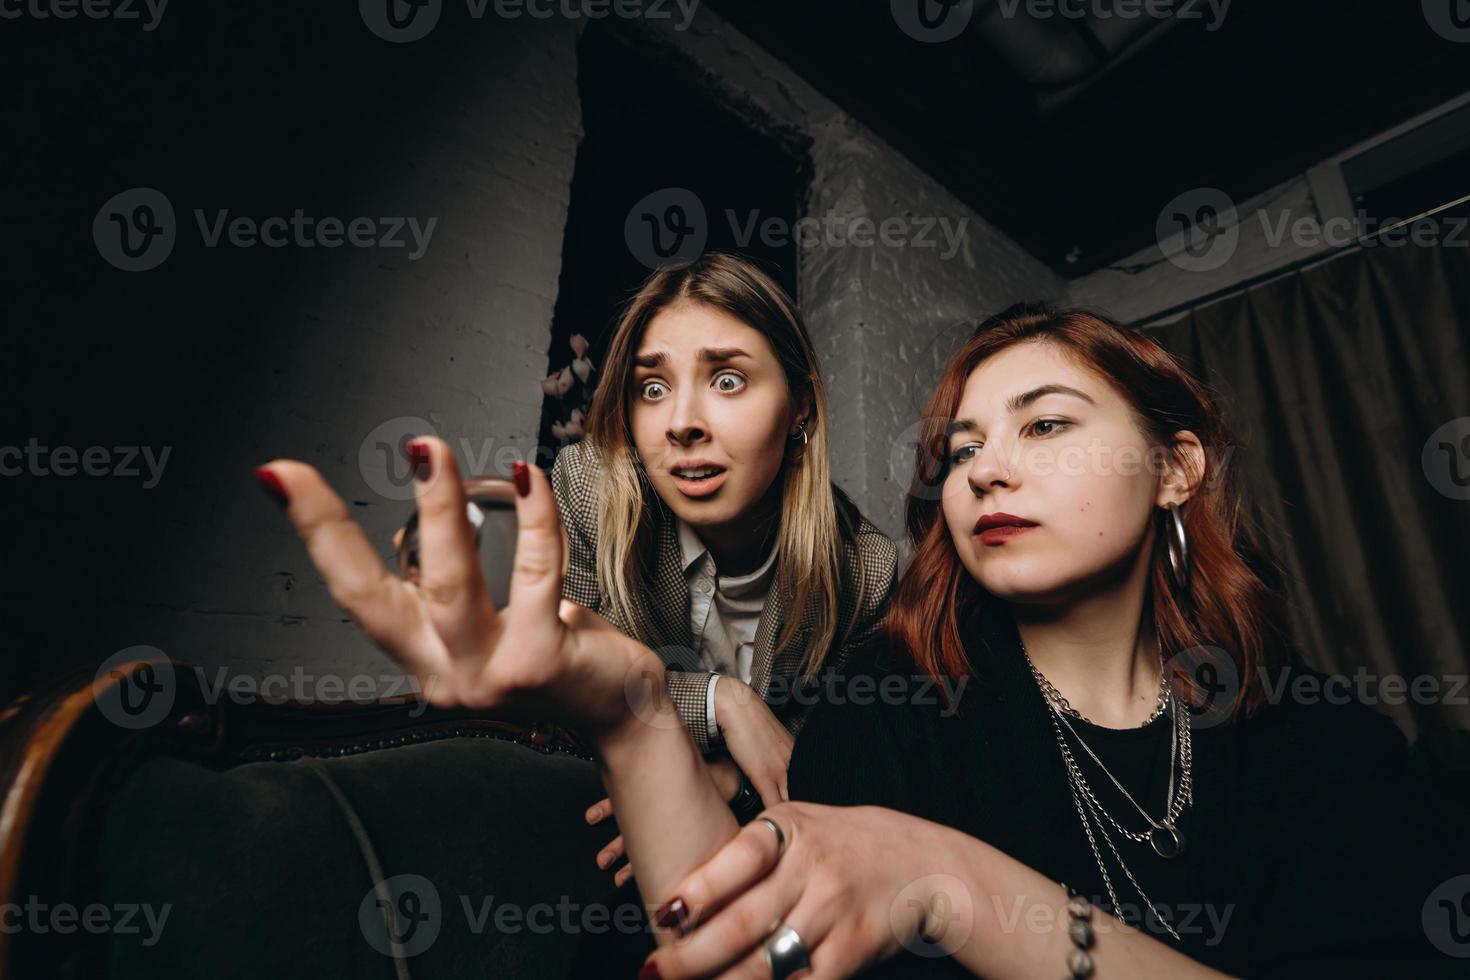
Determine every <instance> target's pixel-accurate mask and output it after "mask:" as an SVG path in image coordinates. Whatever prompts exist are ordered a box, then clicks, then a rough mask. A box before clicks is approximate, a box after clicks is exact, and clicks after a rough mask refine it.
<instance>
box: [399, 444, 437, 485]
mask: <svg viewBox="0 0 1470 980" xmlns="http://www.w3.org/2000/svg"><path fill="white" fill-rule="evenodd" d="M404 453H405V455H407V456H408V461H409V463H411V464H412V465H413V478H414V479H415V480H418V481H419V482H421V483H422V482H426V481H427V480H428V479H429V474H430V473H431V472H433V469H434V458H433V457H432V456H431V455H430V454H429V444H428V443H427V442H424V441H423V440H422V439H410V440H409V441H408V445H407V446H405V447H404Z"/></svg>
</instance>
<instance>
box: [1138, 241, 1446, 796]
mask: <svg viewBox="0 0 1470 980" xmlns="http://www.w3.org/2000/svg"><path fill="white" fill-rule="evenodd" d="M1149 332H1150V334H1151V335H1152V336H1154V337H1155V338H1157V339H1158V340H1159V341H1160V343H1162V344H1164V345H1165V346H1166V347H1167V348H1169V349H1170V350H1171V351H1173V352H1174V353H1175V354H1176V355H1179V356H1180V357H1181V358H1182V359H1183V360H1185V361H1186V362H1188V363H1189V364H1190V365H1191V367H1193V368H1194V369H1195V370H1196V371H1197V372H1199V373H1200V374H1201V376H1202V377H1204V378H1206V379H1208V380H1209V381H1210V383H1211V384H1213V385H1214V386H1215V388H1216V389H1217V390H1218V391H1219V392H1220V393H1221V394H1222V395H1223V396H1224V401H1225V405H1226V408H1227V412H1228V415H1229V417H1230V420H1231V424H1232V426H1233V427H1234V430H1235V434H1236V438H1237V442H1238V449H1237V451H1235V452H1234V453H1233V455H1232V457H1231V458H1230V459H1229V460H1228V463H1227V465H1230V466H1239V467H1241V469H1242V475H1243V479H1244V481H1245V487H1246V491H1247V493H1248V494H1249V496H1250V497H1251V498H1252V500H1253V503H1254V506H1255V508H1256V509H1257V510H1258V511H1259V518H1258V519H1259V522H1260V524H1261V525H1262V526H1263V527H1264V528H1265V529H1266V530H1267V533H1268V538H1267V543H1268V545H1269V547H1270V548H1271V550H1272V552H1273V555H1274V557H1275V558H1276V560H1277V561H1278V562H1279V564H1280V566H1281V569H1282V571H1283V573H1284V575H1285V581H1284V583H1283V587H1284V589H1285V591H1286V596H1287V598H1288V600H1289V601H1288V605H1289V609H1290V619H1291V627H1292V630H1293V632H1294V638H1295V641H1296V643H1297V646H1298V648H1299V650H1300V652H1301V654H1302V656H1303V657H1304V659H1306V661H1307V662H1308V663H1309V664H1310V665H1311V666H1313V667H1316V668H1318V669H1320V670H1324V671H1327V672H1329V673H1341V674H1344V675H1348V676H1349V678H1353V677H1354V676H1357V675H1359V674H1360V671H1361V672H1363V676H1365V677H1366V678H1368V679H1369V682H1368V683H1366V684H1364V686H1362V687H1359V686H1357V685H1358V683H1359V682H1357V681H1354V686H1353V688H1352V690H1353V691H1354V692H1355V693H1357V692H1359V691H1364V692H1366V693H1367V694H1368V696H1369V698H1370V699H1371V700H1373V701H1376V702H1377V704H1376V705H1375V707H1377V708H1378V710H1381V711H1384V712H1386V713H1388V714H1389V715H1390V716H1392V717H1393V718H1394V719H1395V720H1396V721H1398V722H1399V724H1400V725H1401V726H1403V727H1404V729H1405V730H1406V732H1407V733H1408V734H1409V736H1410V737H1411V738H1417V739H1420V740H1422V742H1421V746H1422V748H1423V749H1425V750H1427V751H1428V752H1429V753H1431V755H1432V756H1434V757H1436V758H1437V760H1438V761H1439V762H1441V763H1443V764H1447V765H1449V766H1451V767H1453V768H1467V767H1470V706H1467V701H1470V689H1467V687H1466V684H1465V677H1466V675H1467V673H1470V662H1467V661H1470V643H1467V640H1470V356H1467V353H1470V343H1467V338H1470V249H1467V248H1464V247H1458V248H1456V247H1449V246H1440V247H1431V248H1420V247H1413V246H1409V245H1402V246H1398V247H1383V246H1380V247H1377V248H1368V249H1364V250H1362V251H1359V252H1354V253H1351V254H1348V255H1344V256H1342V257H1339V258H1336V259H1333V260H1331V261H1329V262H1325V263H1323V264H1320V265H1317V266H1314V267H1310V268H1307V269H1305V270H1304V271H1300V272H1297V273H1294V274H1292V275H1289V276H1286V277H1284V278H1280V279H1276V280H1272V281H1270V282H1267V283H1265V284H1263V285H1260V286H1258V287H1256V288H1253V289H1250V290H1248V291H1246V292H1243V293H1241V294H1238V295H1236V296H1234V297H1231V298H1228V299H1225V300H1222V301H1220V302H1218V303H1214V304H1212V305H1210V306H1207V307H1202V308H1200V309H1198V310H1196V311H1194V312H1193V313H1192V314H1190V315H1189V316H1188V317H1187V318H1185V319H1183V320H1180V321H1176V322H1175V323H1172V324H1166V325H1164V326H1160V327H1156V328H1150V330H1149ZM1391 675H1398V676H1402V677H1403V678H1404V679H1405V682H1404V687H1405V690H1403V691H1402V692H1400V691H1399V690H1398V686H1397V684H1398V682H1396V681H1392V680H1390V681H1388V682H1387V683H1385V682H1384V681H1383V678H1385V677H1389V676H1391ZM1415 678H1432V679H1433V680H1432V681H1428V680H1421V681H1419V684H1420V687H1419V692H1418V694H1417V695H1416V694H1415V692H1414V689H1413V686H1412V685H1413V683H1414V679H1415ZM1431 684H1432V685H1434V687H1435V690H1434V693H1433V694H1432V695H1430V694H1428V691H1429V685H1431ZM1400 699H1402V701H1403V703H1399V704H1394V703H1390V702H1392V701H1397V700H1400Z"/></svg>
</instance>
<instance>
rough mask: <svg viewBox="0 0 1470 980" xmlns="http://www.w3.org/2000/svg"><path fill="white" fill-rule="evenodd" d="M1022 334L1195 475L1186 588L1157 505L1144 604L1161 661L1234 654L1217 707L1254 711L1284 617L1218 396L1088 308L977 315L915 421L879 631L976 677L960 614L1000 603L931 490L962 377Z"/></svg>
mask: <svg viewBox="0 0 1470 980" xmlns="http://www.w3.org/2000/svg"><path fill="white" fill-rule="evenodd" d="M1023 343H1046V344H1053V345H1055V346H1056V347H1057V348H1059V349H1060V350H1061V351H1062V352H1063V353H1064V354H1065V355H1067V356H1068V357H1070V358H1072V359H1073V360H1074V361H1075V362H1077V363H1079V364H1081V365H1083V366H1085V367H1087V368H1088V369H1090V370H1091V371H1092V372H1094V373H1095V374H1097V375H1098V376H1099V377H1101V378H1102V379H1103V380H1104V381H1106V382H1107V383H1108V384H1109V385H1111V386H1112V387H1113V388H1114V389H1115V390H1116V391H1117V392H1118V393H1119V394H1120V395H1121V396H1122V397H1123V399H1124V400H1125V401H1126V402H1127V403H1128V404H1129V406H1130V407H1131V408H1132V410H1133V414H1134V417H1135V421H1136V423H1137V424H1138V427H1139V429H1140V431H1141V432H1143V434H1144V435H1145V437H1146V438H1147V439H1148V441H1149V443H1150V445H1151V446H1153V447H1155V448H1156V451H1162V452H1165V453H1168V454H1170V455H1171V456H1172V458H1173V459H1174V461H1175V462H1176V463H1177V464H1178V465H1179V466H1181V467H1182V468H1183V469H1184V470H1185V471H1186V472H1190V473H1191V475H1193V476H1194V477H1195V478H1196V479H1197V480H1198V485H1197V488H1196V490H1195V492H1194V494H1193V495H1192V496H1191V497H1190V498H1189V500H1188V501H1186V502H1185V503H1184V504H1183V505H1181V507H1180V516H1181V517H1182V518H1183V520H1184V528H1185V534H1186V536H1187V538H1188V542H1189V576H1188V588H1187V590H1186V591H1184V592H1182V593H1176V591H1175V590H1174V588H1173V587H1172V586H1171V578H1170V571H1169V557H1168V552H1167V545H1166V537H1165V534H1164V532H1165V530H1166V529H1165V527H1164V525H1163V523H1162V519H1169V515H1168V514H1167V512H1165V511H1164V510H1162V509H1160V510H1159V517H1160V519H1161V522H1160V523H1159V524H1158V525H1157V526H1156V533H1155V548H1154V554H1153V556H1152V560H1151V566H1150V571H1149V596H1148V599H1147V600H1146V603H1145V608H1146V609H1151V610H1152V614H1153V619H1154V625H1155V628H1156V630H1157V635H1158V641H1159V647H1160V652H1161V653H1162V655H1163V656H1164V658H1165V659H1166V660H1167V659H1168V658H1169V657H1171V656H1173V655H1174V654H1175V653H1177V652H1179V651H1181V650H1189V649H1190V648H1198V647H1214V648H1218V649H1222V650H1224V651H1226V652H1227V653H1228V654H1229V655H1230V657H1231V658H1232V660H1233V661H1234V668H1235V670H1236V676H1237V677H1238V678H1239V680H1240V683H1239V685H1238V691H1237V692H1236V694H1235V697H1234V700H1233V703H1232V704H1230V705H1228V706H1223V707H1221V708H1220V710H1228V711H1229V713H1230V714H1231V715H1232V716H1243V715H1248V714H1250V713H1251V712H1253V711H1254V710H1255V709H1256V708H1258V707H1259V706H1260V705H1261V704H1263V703H1264V701H1265V687H1264V684H1263V675H1264V673H1265V671H1266V670H1269V669H1270V668H1271V667H1273V666H1274V665H1276V664H1277V663H1279V662H1280V660H1281V658H1282V657H1283V656H1284V655H1285V650H1284V643H1283V636H1282V633H1281V623H1282V621H1283V620H1282V617H1281V615H1280V609H1279V607H1278V606H1277V604H1276V599H1275V593H1274V592H1273V590H1272V589H1271V588H1270V587H1269V586H1268V585H1267V584H1266V581H1265V579H1264V578H1263V577H1262V576H1263V574H1265V575H1269V576H1271V577H1273V578H1274V576H1275V574H1276V571H1277V570H1276V569H1275V568H1274V567H1273V566H1271V563H1270V561H1269V559H1268V558H1267V556H1266V553H1265V551H1264V550H1263V549H1262V548H1260V547H1259V545H1258V543H1257V542H1258V540H1259V531H1258V530H1257V529H1256V527H1255V526H1254V525H1253V523H1252V522H1251V521H1250V520H1249V519H1248V517H1247V515H1246V513H1245V510H1244V505H1243V501H1242V496H1241V491H1240V487H1239V482H1238V476H1237V471H1238V469H1239V468H1238V467H1236V468H1231V467H1228V466H1225V465H1224V461H1227V460H1228V459H1229V458H1230V456H1231V454H1232V448H1233V441H1232V436H1231V434H1230V431H1229V428H1228V426H1227V424H1226V420H1225V418H1224V415H1223V413H1222V410H1221V409H1220V408H1219V405H1218V399H1217V397H1216V396H1215V395H1214V394H1213V393H1212V392H1211V391H1210V389H1209V388H1208V387H1207V386H1206V385H1205V384H1204V383H1202V382H1201V381H1200V380H1199V379H1197V378H1196V377H1194V375H1192V374H1191V373H1190V372H1189V371H1188V370H1186V369H1185V368H1184V367H1183V366H1182V365H1181V364H1180V363H1179V362H1178V361H1177V360H1175V358H1174V357H1173V356H1172V355H1170V354H1169V353H1168V352H1167V351H1166V350H1164V348H1163V347H1161V346H1159V344H1158V343H1157V342H1155V341H1154V340H1152V339H1151V338H1149V337H1146V336H1144V335H1143V334H1141V333H1138V332H1136V331H1132V330H1128V329H1126V328H1125V327H1123V326H1121V325H1119V324H1118V323H1117V322H1115V321H1114V320H1112V319H1110V318H1108V317H1107V316H1104V315H1102V314H1100V313H1097V312H1093V311H1090V310H1085V309H1063V310H1058V309H1054V308H1052V307H1050V306H1048V305H1045V304H1040V303H1021V304H1017V305H1016V306H1012V307H1011V308H1009V309H1007V310H1005V311H1004V312H1002V313H998V314H996V315H995V316H992V317H990V318H989V319H987V320H985V321H984V322H983V323H981V324H980V325H979V326H978V327H977V328H976V329H975V332H974V335H973V336H972V337H971V338H970V339H969V341H967V342H966V343H965V345H964V346H963V347H961V348H960V350H959V351H958V352H957V353H956V354H955V355H954V357H953V358H951V360H950V361H949V364H948V365H947V366H946V367H945V369H944V373H943V374H942V375H941V376H940V379H939V383H938V385H937V386H936V388H935V389H934V394H933V395H932V396H931V397H930V399H929V403H928V405H927V406H926V408H925V409H924V416H923V419H922V420H921V422H920V425H919V437H918V445H917V447H916V451H915V460H914V474H913V482H912V484H911V486H910V488H909V497H908V504H907V513H906V523H907V528H908V534H909V539H910V541H911V543H912V545H913V558H912V560H911V561H910V564H909V567H908V569H907V570H906V572H905V573H904V575H903V578H902V580H901V581H900V582H899V584H898V588H897V589H896V590H895V592H894V595H893V599H892V603H891V605H890V607H889V611H888V617H887V620H886V622H885V624H884V628H885V631H886V633H887V635H888V639H889V641H890V642H891V643H892V644H893V645H894V646H895V647H896V648H898V649H899V650H901V651H902V652H904V653H906V654H907V655H908V656H909V657H910V658H911V659H912V661H913V663H914V664H915V666H916V667H917V668H918V669H920V670H922V671H924V672H925V673H926V674H928V675H930V676H934V677H938V676H943V675H948V676H950V677H954V678H959V677H966V676H973V675H974V673H975V671H974V666H973V665H972V664H971V663H970V662H969V659H968V656H967V654H966V650H965V645H964V642H963V639H962V637H961V635H960V623H961V622H963V621H964V619H965V617H966V615H968V613H969V612H970V611H972V610H974V609H975V608H976V607H977V605H978V604H981V603H986V602H991V601H997V600H996V599H995V597H994V596H992V595H990V594H989V593H987V592H986V591H985V590H984V589H983V587H982V586H981V585H980V584H979V583H978V582H977V581H975V579H974V578H973V577H972V576H971V575H970V574H969V572H968V571H967V570H966V568H965V566H964V565H963V564H962V563H961V561H960V557H959V553H958V551H957V550H956V548H955V544H954V541H953V539H952V538H951V536H950V533H949V529H948V527H947V525H946V523H945V521H944V515H943V513H942V511H941V499H940V498H941V494H940V493H939V490H940V488H941V487H942V485H943V484H944V481H945V480H946V478H947V477H948V476H949V470H950V465H951V464H950V459H949V453H948V440H949V436H950V434H951V431H952V430H951V428H950V421H951V420H952V419H954V418H955V415H956V413H957V412H958V411H959V407H960V399H961V396H962V394H963V392H964V388H965V382H966V381H967V380H968V379H969V377H970V375H971V373H973V372H974V370H975V369H976V368H977V367H979V366H980V364H981V363H983V362H984V361H985V360H986V359H988V358H990V357H993V356H995V355H996V354H999V353H1000V352H1001V351H1003V350H1006V349H1007V348H1010V347H1013V346H1015V345H1017V344H1023ZM1182 430H1188V431H1190V432H1193V433H1194V434H1195V435H1196V436H1198V437H1199V440H1200V443H1201V445H1202V446H1203V448H1204V457H1205V467H1206V469H1207V470H1208V469H1209V468H1210V467H1212V466H1213V465H1214V463H1215V462H1216V461H1221V466H1220V468H1219V469H1218V470H1217V471H1215V472H1205V473H1194V472H1192V471H1193V467H1192V465H1191V463H1190V460H1189V458H1188V457H1187V456H1185V455H1184V454H1183V453H1182V452H1180V450H1179V447H1178V446H1177V445H1176V444H1175V441H1174V435H1175V434H1176V433H1178V432H1180V431H1182ZM1189 680H1190V679H1189V678H1186V679H1185V682H1186V684H1188V683H1189ZM946 700H948V698H947V697H946ZM951 707H953V705H951Z"/></svg>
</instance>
